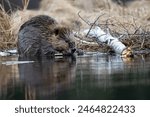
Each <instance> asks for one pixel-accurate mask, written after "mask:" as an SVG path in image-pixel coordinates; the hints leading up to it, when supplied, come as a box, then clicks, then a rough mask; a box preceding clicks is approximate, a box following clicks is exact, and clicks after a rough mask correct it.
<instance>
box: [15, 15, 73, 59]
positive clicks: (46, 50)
mask: <svg viewBox="0 0 150 117" xmlns="http://www.w3.org/2000/svg"><path fill="white" fill-rule="evenodd" d="M72 38H73V37H72V32H71V30H70V28H68V27H65V26H61V25H60V24H58V23H57V22H56V20H55V19H53V18H51V17H49V16H45V15H39V16H36V17H33V18H31V19H30V20H28V21H27V22H25V23H24V24H23V25H22V26H21V28H20V30H19V34H18V43H17V45H18V52H19V55H20V56H45V55H46V56H54V54H55V53H57V52H61V53H63V54H64V55H69V54H73V53H74V50H75V43H74V42H73V39H72Z"/></svg>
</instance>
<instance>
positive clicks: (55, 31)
mask: <svg viewBox="0 0 150 117" xmlns="http://www.w3.org/2000/svg"><path fill="white" fill-rule="evenodd" d="M54 34H55V35H56V36H57V35H58V34H59V28H55V29H54Z"/></svg>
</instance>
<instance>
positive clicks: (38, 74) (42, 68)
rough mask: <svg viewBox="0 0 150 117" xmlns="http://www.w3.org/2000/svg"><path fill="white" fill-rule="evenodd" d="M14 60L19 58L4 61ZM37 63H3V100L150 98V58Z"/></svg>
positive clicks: (105, 57)
mask: <svg viewBox="0 0 150 117" xmlns="http://www.w3.org/2000/svg"><path fill="white" fill-rule="evenodd" d="M10 60H11V61H14V60H15V61H16V60H18V57H1V58H0V61H10ZM19 60H20V61H24V60H28V59H24V58H23V59H20V58H19ZM34 61H35V62H32V63H24V64H13V65H5V64H0V74H1V75H0V99H150V93H149V88H150V77H149V76H150V70H149V68H150V65H149V64H150V57H146V58H144V57H135V58H134V59H133V60H127V59H125V60H123V59H122V58H120V57H118V56H109V55H104V54H96V55H88V56H81V57H77V59H76V60H74V59H72V58H57V59H47V58H42V60H34Z"/></svg>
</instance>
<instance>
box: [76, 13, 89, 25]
mask: <svg viewBox="0 0 150 117" xmlns="http://www.w3.org/2000/svg"><path fill="white" fill-rule="evenodd" d="M80 13H81V11H79V12H78V16H79V17H80V18H81V19H82V20H83V21H84V22H85V23H86V24H88V25H89V26H90V25H91V24H90V23H89V22H87V21H86V20H85V19H84V18H83V17H81V15H80Z"/></svg>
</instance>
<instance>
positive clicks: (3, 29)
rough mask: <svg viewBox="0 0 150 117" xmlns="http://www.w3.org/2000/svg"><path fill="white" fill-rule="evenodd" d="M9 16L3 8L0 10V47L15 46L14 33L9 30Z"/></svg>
mask: <svg viewBox="0 0 150 117" xmlns="http://www.w3.org/2000/svg"><path fill="white" fill-rule="evenodd" d="M10 19H11V17H10V16H9V15H8V14H7V13H6V12H5V11H4V10H3V9H1V10H0V35H1V36H0V49H9V48H12V47H14V46H16V42H15V40H14V35H13V33H12V30H11V23H10Z"/></svg>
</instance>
